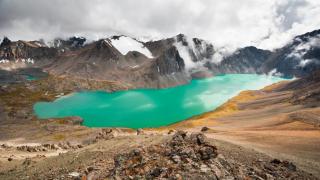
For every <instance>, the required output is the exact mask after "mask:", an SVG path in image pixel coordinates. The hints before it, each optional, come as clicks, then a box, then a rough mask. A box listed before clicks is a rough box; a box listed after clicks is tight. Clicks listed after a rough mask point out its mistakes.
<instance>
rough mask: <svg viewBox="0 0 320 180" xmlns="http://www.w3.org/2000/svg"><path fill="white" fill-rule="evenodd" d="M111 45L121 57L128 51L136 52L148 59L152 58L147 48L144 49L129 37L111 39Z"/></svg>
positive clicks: (139, 43)
mask: <svg viewBox="0 0 320 180" xmlns="http://www.w3.org/2000/svg"><path fill="white" fill-rule="evenodd" d="M111 44H112V45H113V46H114V47H115V48H116V49H118V51H120V52H121V54H123V55H126V54H127V53H128V52H130V51H138V52H140V53H142V54H144V55H145V56H147V57H148V58H153V56H152V54H151V52H150V51H149V49H148V48H146V47H145V46H144V45H143V44H142V43H141V42H139V41H136V40H134V39H132V38H130V37H126V36H120V37H119V38H118V39H111Z"/></svg>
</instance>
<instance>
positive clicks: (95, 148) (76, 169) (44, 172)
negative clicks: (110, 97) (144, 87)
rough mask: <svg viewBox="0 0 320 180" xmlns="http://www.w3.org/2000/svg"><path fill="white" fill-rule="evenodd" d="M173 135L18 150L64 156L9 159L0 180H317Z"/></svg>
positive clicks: (194, 137) (197, 137)
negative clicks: (55, 152) (53, 153)
mask: <svg viewBox="0 0 320 180" xmlns="http://www.w3.org/2000/svg"><path fill="white" fill-rule="evenodd" d="M172 132H173V131H170V132H169V134H159V133H158V134H145V133H142V132H139V135H134V134H130V135H128V134H127V135H124V134H123V133H122V134H119V133H115V131H112V130H104V131H102V132H101V133H99V134H98V136H97V137H96V140H95V141H93V142H92V143H91V144H83V145H81V146H80V145H77V146H75V145H68V143H66V144H64V145H61V144H57V145H43V146H41V148H40V149H37V148H29V149H28V147H25V148H22V149H21V148H20V149H19V148H17V149H18V150H19V151H28V152H29V153H31V154H32V153H33V154H34V153H35V152H43V151H48V153H47V155H49V152H52V151H56V150H58V149H60V150H65V151H61V152H60V153H59V154H57V155H55V156H48V157H46V155H42V156H39V155H38V156H34V157H32V158H30V157H28V158H25V159H17V158H15V157H11V158H8V160H7V162H1V164H0V169H1V171H0V179H17V178H18V179H82V180H86V179H87V180H89V179H90V180H94V179H317V177H315V176H313V175H311V174H308V173H306V172H303V171H301V170H300V169H299V168H297V167H296V166H295V165H294V164H293V163H291V162H288V161H285V160H279V159H274V158H272V157H268V156H265V155H263V154H260V153H258V152H256V151H254V150H251V149H246V148H242V147H240V146H235V145H232V144H229V143H226V142H222V141H217V140H214V139H209V138H206V136H205V135H204V134H203V133H190V132H188V133H187V132H184V131H177V132H175V133H174V134H173V135H172ZM2 148H8V147H3V146H2ZM38 148H39V147H38ZM0 150H1V149H0ZM29 155H30V154H29Z"/></svg>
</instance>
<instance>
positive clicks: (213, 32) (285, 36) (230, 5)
mask: <svg viewBox="0 0 320 180" xmlns="http://www.w3.org/2000/svg"><path fill="white" fill-rule="evenodd" d="M318 28H320V0H0V36H1V38H2V37H3V36H8V37H9V38H10V39H13V40H17V39H24V40H33V39H40V38H44V39H47V40H49V39H53V38H55V37H68V36H72V35H80V36H86V37H89V38H90V39H98V38H102V37H108V36H110V35H114V34H125V35H130V36H134V37H143V38H161V37H171V36H174V35H176V34H178V33H183V34H186V35H188V36H190V37H199V38H203V39H206V40H208V41H210V42H212V43H213V44H214V45H216V46H231V47H243V46H248V45H255V46H258V47H260V48H266V49H273V48H277V47H280V46H282V45H283V44H285V43H287V42H288V40H289V39H291V38H292V37H293V36H295V35H298V34H302V33H305V32H307V31H312V30H315V29H318Z"/></svg>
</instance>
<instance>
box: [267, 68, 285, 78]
mask: <svg viewBox="0 0 320 180" xmlns="http://www.w3.org/2000/svg"><path fill="white" fill-rule="evenodd" d="M268 76H278V77H282V76H283V74H282V73H280V72H278V70H277V69H276V68H275V69H272V70H271V71H270V72H269V73H268Z"/></svg>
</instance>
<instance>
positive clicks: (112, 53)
mask: <svg viewBox="0 0 320 180" xmlns="http://www.w3.org/2000/svg"><path fill="white" fill-rule="evenodd" d="M0 68H1V73H2V74H4V73H7V74H8V73H9V74H10V71H12V70H15V72H16V71H17V69H18V70H19V71H20V70H21V69H30V68H32V69H37V70H36V72H37V73H33V70H31V71H29V72H31V74H38V72H39V69H40V70H42V71H44V72H47V73H49V74H50V75H53V76H59V77H67V78H69V79H80V80H85V81H88V82H90V81H117V82H119V83H121V84H123V85H124V86H126V87H128V88H144V87H148V88H164V87H170V86H176V85H181V84H185V83H188V82H189V81H190V80H192V79H194V78H203V77H208V76H212V75H216V74H224V73H256V74H270V75H278V76H284V77H304V76H306V75H308V74H310V73H311V72H312V71H314V70H315V69H318V68H320V30H315V31H312V32H308V33H306V34H303V35H299V36H296V37H295V38H293V39H292V40H291V41H290V42H289V43H288V44H287V45H285V46H284V47H282V48H279V49H275V50H273V51H270V50H263V49H259V48H256V47H254V46H249V47H244V48H239V49H237V50H236V51H234V52H233V53H231V54H228V55H224V56H222V55H221V53H220V52H219V48H216V47H215V46H214V44H211V43H209V42H207V41H205V40H202V39H198V38H189V37H187V36H186V35H183V34H179V35H177V36H175V37H171V38H167V39H161V40H157V41H148V42H143V41H140V40H138V39H135V38H131V37H128V36H124V35H121V36H112V37H110V38H105V39H100V40H97V41H92V42H88V41H87V40H86V38H84V37H71V38H68V39H60V38H57V39H55V40H54V41H52V42H50V43H44V42H43V41H22V40H19V41H11V40H10V39H8V38H7V37H5V38H4V39H3V40H2V43H1V44H0ZM1 79H3V78H1ZM16 79H19V78H16ZM6 80H7V79H6ZM79 86H80V88H81V84H80V85H79Z"/></svg>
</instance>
